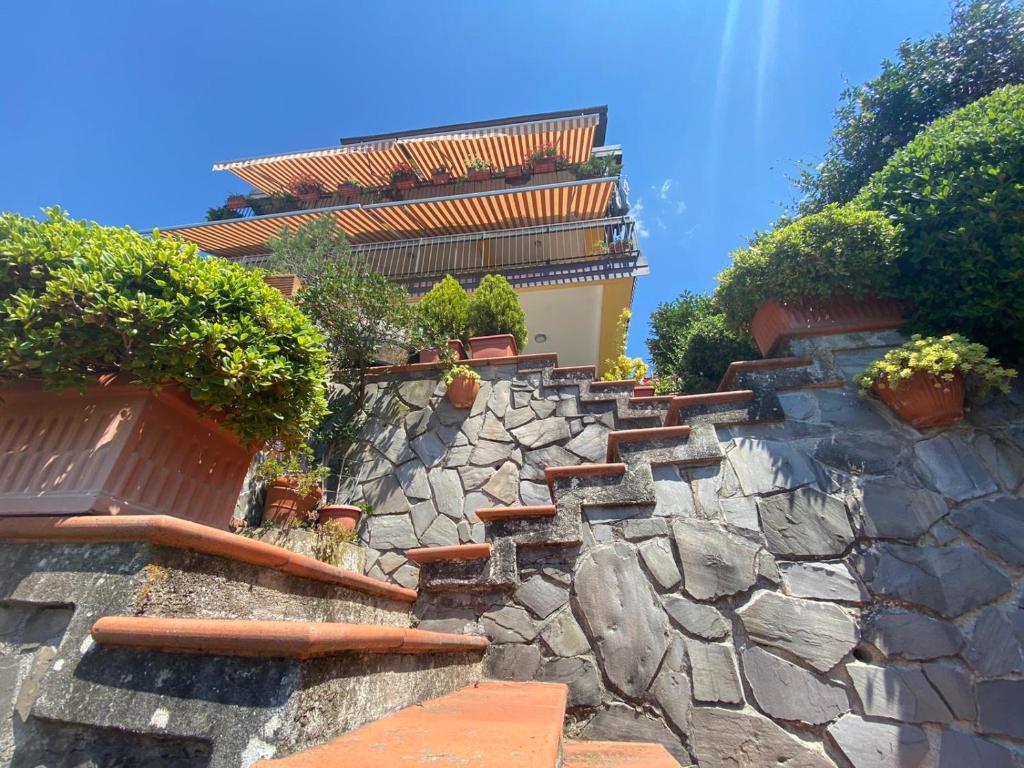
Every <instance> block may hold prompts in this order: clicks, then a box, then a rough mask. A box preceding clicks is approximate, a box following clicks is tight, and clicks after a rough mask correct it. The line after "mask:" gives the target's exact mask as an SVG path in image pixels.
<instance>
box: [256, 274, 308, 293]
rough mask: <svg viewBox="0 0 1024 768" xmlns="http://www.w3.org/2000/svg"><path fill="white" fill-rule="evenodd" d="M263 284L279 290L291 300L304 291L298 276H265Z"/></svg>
mask: <svg viewBox="0 0 1024 768" xmlns="http://www.w3.org/2000/svg"><path fill="white" fill-rule="evenodd" d="M263 282H264V283H266V284H267V285H269V286H270V287H271V288H277V290H279V291H280V292H281V293H282V294H283V295H284V296H285V298H289V299H290V298H291V297H292V296H294V295H295V294H296V293H298V292H299V291H301V290H302V280H300V279H299V276H298V275H292V274H285V275H265V276H264V278H263Z"/></svg>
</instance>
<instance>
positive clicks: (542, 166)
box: [532, 157, 558, 173]
mask: <svg viewBox="0 0 1024 768" xmlns="http://www.w3.org/2000/svg"><path fill="white" fill-rule="evenodd" d="M532 166H533V172H534V173H554V172H555V170H556V169H557V168H558V160H557V159H556V158H554V157H545V158H542V159H540V160H534V161H533V163H532Z"/></svg>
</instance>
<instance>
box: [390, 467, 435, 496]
mask: <svg viewBox="0 0 1024 768" xmlns="http://www.w3.org/2000/svg"><path fill="white" fill-rule="evenodd" d="M395 474H396V475H397V476H398V484H399V485H400V486H401V487H402V491H403V492H404V493H405V497H406V498H407V499H409V500H410V501H412V502H416V501H423V500H424V499H429V498H430V483H428V482H427V470H425V469H424V468H423V465H422V464H420V463H419V462H418V461H407V462H406V463H405V464H403V465H402V466H400V467H398V468H397V469H396V470H395Z"/></svg>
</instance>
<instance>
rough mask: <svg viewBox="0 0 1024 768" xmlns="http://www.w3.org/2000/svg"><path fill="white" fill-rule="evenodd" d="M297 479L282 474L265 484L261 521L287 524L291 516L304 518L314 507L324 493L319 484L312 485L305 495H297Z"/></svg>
mask: <svg viewBox="0 0 1024 768" xmlns="http://www.w3.org/2000/svg"><path fill="white" fill-rule="evenodd" d="M298 487H299V481H298V480H297V479H295V478H294V477H288V476H287V475H282V476H281V477H279V478H277V479H276V480H275V481H274V482H272V483H270V484H269V485H268V486H267V497H266V499H265V500H264V502H263V522H264V523H273V524H274V525H281V526H284V525H287V524H288V521H289V520H291V519H292V518H293V517H301V518H303V519H305V518H306V517H307V516H308V515H309V513H310V512H311V511H312V510H313V509H315V508H316V505H317V503H318V502H319V501H320V497H321V496H323V495H324V492H323V490H322V489H321V488H320V486H319V485H314V486H313V488H312V489H310V491H309V493H307V494H306V495H305V496H299V492H298V490H297V489H298Z"/></svg>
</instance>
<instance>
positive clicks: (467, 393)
mask: <svg viewBox="0 0 1024 768" xmlns="http://www.w3.org/2000/svg"><path fill="white" fill-rule="evenodd" d="M479 392H480V380H479V379H471V378H470V377H469V376H456V377H455V378H454V379H452V383H451V384H449V385H448V402H450V403H451V404H452V405H453V406H454V407H455V408H472V407H473V401H474V400H476V396H477V394H478V393H479Z"/></svg>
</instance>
